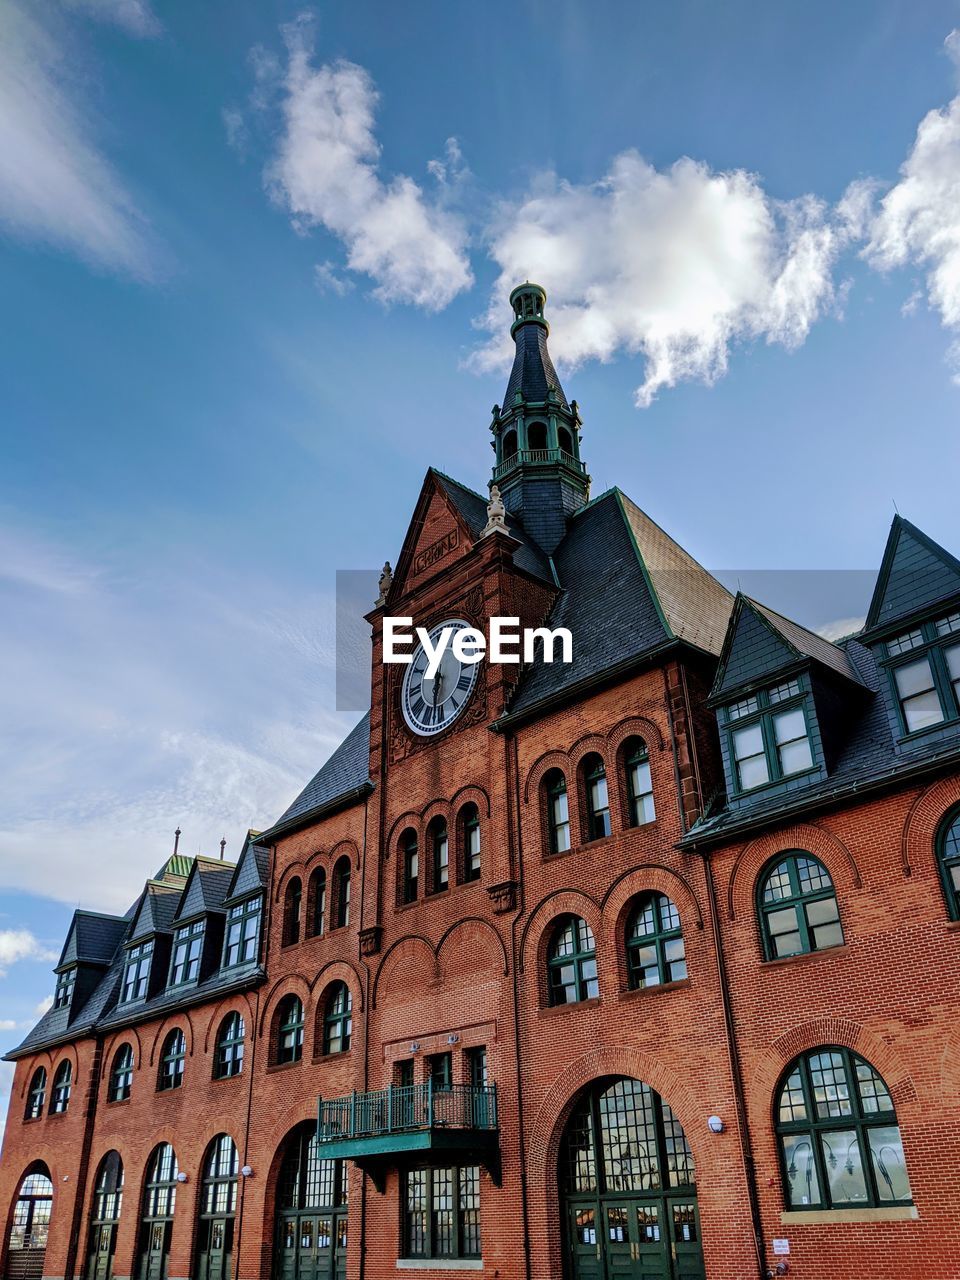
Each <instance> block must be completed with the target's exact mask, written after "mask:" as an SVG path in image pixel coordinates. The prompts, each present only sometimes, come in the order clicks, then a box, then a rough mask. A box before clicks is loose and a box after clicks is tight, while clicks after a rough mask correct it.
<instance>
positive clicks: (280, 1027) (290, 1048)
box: [275, 996, 304, 1065]
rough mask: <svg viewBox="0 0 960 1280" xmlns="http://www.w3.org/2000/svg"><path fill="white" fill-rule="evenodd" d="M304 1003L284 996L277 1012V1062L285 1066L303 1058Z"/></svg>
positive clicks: (292, 997) (296, 997) (298, 998)
mask: <svg viewBox="0 0 960 1280" xmlns="http://www.w3.org/2000/svg"><path fill="white" fill-rule="evenodd" d="M303 1025H304V1018H303V1002H302V1001H301V999H300V997H299V996H284V997H283V999H282V1000H281V1001H280V1006H279V1008H278V1010H277V1037H276V1053H275V1058H276V1062H277V1063H278V1064H279V1065H283V1064H286V1063H289V1062H299V1061H300V1059H301V1058H302V1057H303Z"/></svg>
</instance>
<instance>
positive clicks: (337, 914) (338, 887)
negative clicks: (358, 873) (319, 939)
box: [331, 855, 350, 929]
mask: <svg viewBox="0 0 960 1280" xmlns="http://www.w3.org/2000/svg"><path fill="white" fill-rule="evenodd" d="M333 892H334V902H333V921H332V924H331V928H333V929H345V928H346V927H347V925H348V924H349V923H350V859H349V858H348V857H346V855H344V857H342V858H338V859H337V865H336V866H335V867H334V868H333Z"/></svg>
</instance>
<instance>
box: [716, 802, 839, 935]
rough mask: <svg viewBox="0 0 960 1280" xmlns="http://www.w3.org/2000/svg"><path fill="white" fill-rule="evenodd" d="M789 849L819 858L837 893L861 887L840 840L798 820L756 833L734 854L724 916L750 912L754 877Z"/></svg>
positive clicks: (746, 914)
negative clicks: (755, 837) (792, 824)
mask: <svg viewBox="0 0 960 1280" xmlns="http://www.w3.org/2000/svg"><path fill="white" fill-rule="evenodd" d="M791 849H797V850H800V851H801V852H803V853H812V854H813V856H814V857H815V858H819V860H820V861H821V862H822V863H823V865H824V866H825V867H826V868H827V870H828V871H829V872H830V877H831V879H832V880H833V883H834V886H835V887H836V889H837V890H838V892H839V891H841V890H847V891H849V890H851V889H861V888H863V878H862V877H861V875H860V868H859V867H858V866H857V862H856V859H855V858H854V856H853V854H852V853H851V852H850V850H849V849H848V848H847V846H846V845H845V844H844V843H843V841H842V840H840V839H838V837H837V836H835V835H833V833H832V832H829V831H825V830H824V829H823V827H819V826H816V825H815V824H813V823H797V825H795V826H792V827H783V828H781V830H779V831H773V832H770V833H768V834H765V835H762V836H758V837H757V839H756V840H751V841H750V843H749V844H747V845H745V846H744V847H743V848H742V849H741V850H740V852H739V853H738V854H737V857H736V860H735V862H734V864H733V869H732V870H731V872H730V882H729V885H728V886H727V915H728V917H729V918H730V919H731V920H735V919H736V918H737V916H740V917H748V916H751V915H753V911H754V892H755V888H756V883H757V876H758V875H759V874H760V872H761V870H762V869H763V867H764V866H766V864H767V863H768V862H769V861H770V859H771V858H773V857H775V856H776V855H777V854H778V853H787V852H789V851H790V850H791Z"/></svg>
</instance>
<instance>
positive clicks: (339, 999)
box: [323, 982, 353, 1053]
mask: <svg viewBox="0 0 960 1280" xmlns="http://www.w3.org/2000/svg"><path fill="white" fill-rule="evenodd" d="M352 1035H353V1000H352V998H351V995H350V989H349V988H348V986H347V984H346V983H345V982H335V983H334V984H333V986H332V987H331V988H330V994H329V995H328V996H327V1003H326V1008H325V1010H324V1015H323V1052H324V1053H346V1052H347V1050H348V1049H349V1048H350V1037H351V1036H352Z"/></svg>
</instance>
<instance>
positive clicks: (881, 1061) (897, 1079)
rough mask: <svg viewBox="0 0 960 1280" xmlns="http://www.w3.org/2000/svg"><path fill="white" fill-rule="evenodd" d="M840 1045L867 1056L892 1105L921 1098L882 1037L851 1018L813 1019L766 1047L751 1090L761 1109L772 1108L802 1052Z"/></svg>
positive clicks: (903, 1067)
mask: <svg viewBox="0 0 960 1280" xmlns="http://www.w3.org/2000/svg"><path fill="white" fill-rule="evenodd" d="M834 1044H835V1045H839V1046H840V1047H841V1048H844V1049H850V1050H852V1052H854V1053H856V1054H858V1055H859V1057H861V1058H864V1059H865V1060H866V1061H867V1062H869V1063H870V1065H871V1067H873V1068H874V1070H875V1071H878V1072H879V1073H880V1075H881V1076H882V1077H883V1080H884V1083H885V1084H886V1086H887V1088H888V1089H889V1090H890V1096H891V1098H892V1099H893V1104H894V1106H895V1107H896V1108H897V1113H898V1117H899V1111H900V1107H901V1106H905V1107H907V1108H909V1107H911V1106H912V1105H914V1104H915V1103H917V1102H918V1101H919V1099H918V1095H917V1089H916V1085H915V1084H914V1082H913V1078H912V1077H911V1075H910V1074H909V1072H908V1070H907V1068H906V1066H905V1065H904V1063H903V1061H902V1060H901V1058H900V1055H899V1054H898V1053H897V1051H896V1050H895V1049H894V1048H893V1047H892V1046H891V1045H889V1044H888V1043H887V1042H886V1041H885V1040H883V1039H881V1037H880V1036H878V1035H876V1034H875V1033H874V1032H872V1031H870V1030H869V1029H868V1028H866V1027H865V1026H863V1024H862V1023H860V1022H855V1021H854V1020H853V1019H852V1018H839V1017H824V1018H812V1019H811V1020H810V1021H809V1022H804V1023H801V1024H800V1025H799V1026H796V1027H793V1028H791V1030H790V1031H787V1032H785V1033H784V1034H783V1035H782V1036H779V1037H778V1038H777V1039H776V1040H774V1041H773V1043H772V1044H771V1045H770V1047H769V1049H767V1050H766V1052H765V1053H764V1055H763V1057H762V1058H761V1060H760V1062H759V1064H758V1066H757V1069H756V1071H755V1072H754V1073H753V1079H752V1081H751V1090H752V1092H753V1095H754V1097H755V1099H756V1100H757V1104H758V1106H759V1108H760V1110H761V1112H763V1111H765V1112H766V1113H767V1114H768V1115H769V1114H770V1112H771V1111H772V1108H773V1106H774V1101H775V1097H776V1091H777V1086H778V1085H779V1084H780V1081H781V1080H782V1078H783V1075H784V1072H785V1071H786V1069H787V1067H788V1066H789V1065H790V1063H791V1062H793V1060H794V1059H795V1058H798V1057H799V1056H800V1054H802V1053H808V1052H809V1051H810V1050H811V1049H819V1048H821V1047H822V1046H824V1045H834Z"/></svg>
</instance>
